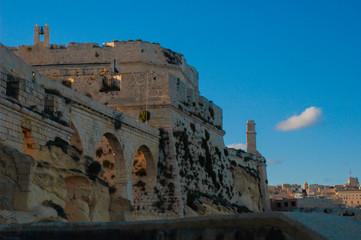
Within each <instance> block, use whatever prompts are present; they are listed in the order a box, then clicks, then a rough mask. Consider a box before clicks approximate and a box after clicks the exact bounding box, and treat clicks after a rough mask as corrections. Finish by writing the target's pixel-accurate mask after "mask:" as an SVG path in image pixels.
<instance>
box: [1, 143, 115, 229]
mask: <svg viewBox="0 0 361 240" xmlns="http://www.w3.org/2000/svg"><path fill="white" fill-rule="evenodd" d="M70 152H71V151H69V153H70ZM0 156H1V157H0V163H1V164H2V165H5V164H6V167H5V168H1V170H2V172H1V175H0V177H1V179H14V180H15V182H16V183H19V182H21V181H18V180H17V179H19V178H20V177H23V175H19V171H18V170H17V169H19V166H23V165H24V164H25V163H29V164H28V166H27V167H29V168H28V169H27V170H28V175H27V177H28V179H29V182H27V183H26V188H24V187H23V188H22V187H21V186H19V185H18V184H16V186H15V189H16V190H15V194H14V195H10V196H8V199H14V198H15V199H16V200H18V201H19V202H18V203H15V204H13V203H12V202H11V201H8V205H9V209H8V210H15V216H12V218H13V219H14V218H15V219H16V220H15V221H17V222H43V221H73V222H80V221H81V222H90V221H93V222H98V221H105V222H106V221H109V220H110V213H109V204H110V194H109V186H108V185H107V184H106V183H105V182H103V181H102V180H100V179H99V178H98V177H96V176H90V175H87V174H86V173H87V166H88V164H89V163H87V161H88V160H87V159H84V158H81V159H79V160H78V161H75V160H74V159H73V158H72V157H71V156H69V155H68V154H67V153H64V152H63V150H62V149H61V148H58V147H55V146H49V147H42V148H41V149H40V150H39V151H33V152H32V153H31V156H29V155H25V154H23V153H20V152H18V151H17V150H14V149H10V148H9V147H6V146H3V145H0ZM11 164H13V165H11ZM10 169H12V171H8V170H10ZM4 170H6V171H4ZM13 193H14V191H13ZM9 194H11V192H10V193H9ZM22 197H25V199H26V200H25V199H21V198H22ZM21 200H22V202H20V201H21ZM12 205H15V207H14V206H12ZM3 215H4V214H3ZM4 216H5V215H4ZM4 218H5V217H4ZM8 218H9V216H7V217H6V219H8ZM4 221H5V220H4Z"/></svg>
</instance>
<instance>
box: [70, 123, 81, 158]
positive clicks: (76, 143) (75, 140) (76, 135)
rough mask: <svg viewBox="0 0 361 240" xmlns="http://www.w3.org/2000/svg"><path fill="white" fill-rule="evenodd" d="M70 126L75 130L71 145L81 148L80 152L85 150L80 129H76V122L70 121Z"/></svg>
mask: <svg viewBox="0 0 361 240" xmlns="http://www.w3.org/2000/svg"><path fill="white" fill-rule="evenodd" d="M70 127H71V129H73V130H74V131H75V133H74V135H73V136H72V137H71V139H70V145H72V146H74V147H76V148H77V149H78V150H79V152H83V144H82V142H81V138H80V135H79V132H78V130H77V129H76V127H75V125H74V123H72V122H71V123H70Z"/></svg>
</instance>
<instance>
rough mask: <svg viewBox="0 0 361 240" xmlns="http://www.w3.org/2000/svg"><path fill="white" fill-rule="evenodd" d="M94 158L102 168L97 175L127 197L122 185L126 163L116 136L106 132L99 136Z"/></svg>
mask: <svg viewBox="0 0 361 240" xmlns="http://www.w3.org/2000/svg"><path fill="white" fill-rule="evenodd" d="M94 160H95V161H97V162H99V163H100V165H102V167H103V170H104V171H102V172H101V173H100V174H99V177H100V178H101V179H102V180H103V181H105V182H106V183H108V184H109V186H111V187H114V188H115V189H116V192H117V193H118V194H121V195H122V196H123V197H125V198H127V193H126V192H125V193H124V189H123V186H122V185H124V184H125V183H123V182H124V181H125V179H126V165H125V160H124V155H123V149H122V147H121V145H120V142H119V140H118V139H117V137H116V136H114V135H113V134H111V133H106V134H104V135H103V136H102V137H101V138H100V140H99V142H98V145H97V147H96V148H95V157H94ZM122 191H123V193H122Z"/></svg>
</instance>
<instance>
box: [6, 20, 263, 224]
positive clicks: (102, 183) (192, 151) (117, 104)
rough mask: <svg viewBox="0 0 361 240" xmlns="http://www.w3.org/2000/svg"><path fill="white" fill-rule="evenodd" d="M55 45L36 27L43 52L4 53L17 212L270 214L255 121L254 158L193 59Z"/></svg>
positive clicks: (151, 48) (129, 47) (160, 51)
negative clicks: (231, 140) (234, 139)
mask: <svg viewBox="0 0 361 240" xmlns="http://www.w3.org/2000/svg"><path fill="white" fill-rule="evenodd" d="M42 34H44V40H43V41H41V39H40V36H41V35H42ZM49 39H50V34H49V27H48V26H45V27H43V28H42V27H39V26H35V28H34V45H31V46H18V47H9V48H5V47H3V46H2V45H1V46H0V56H1V57H0V60H1V61H0V67H1V68H0V70H1V78H0V79H1V86H2V88H1V102H2V104H0V114H1V118H2V119H4V120H5V122H2V123H1V128H0V134H1V145H0V146H1V149H0V155H1V154H2V155H6V154H7V153H8V152H9V151H10V152H11V158H12V159H13V161H12V162H11V164H10V163H7V164H10V165H9V167H8V168H7V169H8V170H6V169H0V170H1V172H0V180H1V179H6V180H9V179H10V180H11V181H12V184H6V185H4V186H6V188H7V189H10V190H9V191H7V192H9V193H8V194H7V195H9V196H7V198H8V199H13V200H12V201H11V204H10V205H11V206H12V208H13V209H15V210H22V211H32V209H33V206H41V207H50V208H55V209H57V210H58V211H60V213H59V212H58V214H60V215H59V217H61V218H66V219H67V220H69V221H118V220H136V219H145V218H170V217H183V216H190V215H197V214H198V215H209V214H231V213H235V212H242V211H249V210H250V211H256V212H257V211H267V210H269V209H270V203H269V197H268V187H267V185H268V184H267V174H266V161H265V159H264V157H263V156H262V155H261V154H260V153H258V151H257V149H256V138H255V134H256V132H255V123H254V121H249V122H248V123H247V127H248V128H247V151H248V152H244V151H242V150H235V149H228V148H225V146H224V142H223V136H224V134H225V132H224V131H223V129H222V109H221V108H220V107H218V106H217V105H216V104H214V103H213V102H212V101H209V100H208V99H206V98H205V97H203V96H201V95H200V93H199V89H198V72H197V71H196V70H195V68H194V67H192V66H189V65H188V64H187V62H186V60H185V58H184V57H183V55H181V54H179V53H175V52H173V51H171V50H169V49H165V48H162V47H161V46H160V45H159V44H154V43H153V44H152V43H149V42H144V41H141V40H136V41H126V42H125V41H122V42H119V41H112V42H109V43H104V44H103V45H102V46H100V45H99V44H93V43H85V44H79V43H69V44H68V45H67V46H64V45H56V44H50V42H49ZM9 50H11V51H9ZM14 54H15V55H16V56H17V57H16V56H15V55H14ZM24 61H25V62H26V63H25V62H24ZM29 65H30V66H29ZM14 119H16V121H15V120H14ZM9 149H13V150H9ZM24 154H26V155H24ZM23 155H24V157H22V156H23ZM18 158H21V159H22V158H24V159H26V161H25V160H24V161H25V162H22V160H21V161H18V160H16V159H18ZM13 169H22V170H21V171H20V172H21V175H19V171H12V170H13ZM25 169H26V170H25ZM22 172H23V173H22ZM10 176H11V177H10ZM20 177H21V178H20ZM22 178H24V179H22ZM15 179H20V180H16V181H15ZM40 179H42V180H40ZM10 180H9V181H10ZM3 182H6V181H3ZM1 183H2V182H1ZM19 183H21V184H22V187H19V186H18V184H19ZM40 189H41V190H40ZM12 190H14V191H12ZM108 190H109V193H108ZM12 192H14V194H12Z"/></svg>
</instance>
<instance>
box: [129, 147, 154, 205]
mask: <svg viewBox="0 0 361 240" xmlns="http://www.w3.org/2000/svg"><path fill="white" fill-rule="evenodd" d="M133 159H134V160H133V165H132V183H133V194H132V195H133V205H134V208H135V210H136V211H144V210H146V209H145V208H147V207H150V206H147V202H149V198H150V197H151V196H150V195H151V193H152V192H153V188H154V187H155V185H156V178H157V177H156V176H157V169H156V163H155V159H154V157H153V154H152V152H151V150H150V148H149V147H147V146H146V145H142V146H140V147H139V148H138V149H137V151H136V152H135V154H134V158H133Z"/></svg>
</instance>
